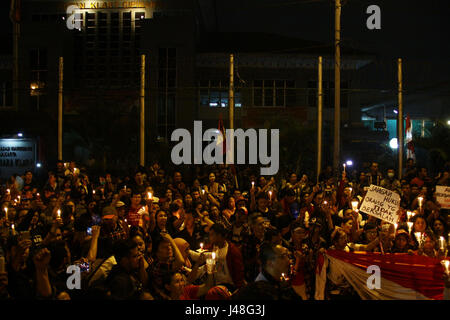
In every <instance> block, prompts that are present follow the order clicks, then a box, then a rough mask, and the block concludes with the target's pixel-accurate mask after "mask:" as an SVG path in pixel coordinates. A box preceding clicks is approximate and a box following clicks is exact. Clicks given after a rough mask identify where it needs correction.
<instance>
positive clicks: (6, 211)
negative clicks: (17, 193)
mask: <svg viewBox="0 0 450 320" xmlns="http://www.w3.org/2000/svg"><path fill="white" fill-rule="evenodd" d="M5 218H6V220H8V208H7V207H5Z"/></svg>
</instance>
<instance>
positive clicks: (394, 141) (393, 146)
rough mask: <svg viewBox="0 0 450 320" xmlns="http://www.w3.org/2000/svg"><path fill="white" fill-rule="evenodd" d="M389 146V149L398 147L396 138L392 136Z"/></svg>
mask: <svg viewBox="0 0 450 320" xmlns="http://www.w3.org/2000/svg"><path fill="white" fill-rule="evenodd" d="M389 147H391V149H397V148H398V140H397V138H392V139H391V141H389Z"/></svg>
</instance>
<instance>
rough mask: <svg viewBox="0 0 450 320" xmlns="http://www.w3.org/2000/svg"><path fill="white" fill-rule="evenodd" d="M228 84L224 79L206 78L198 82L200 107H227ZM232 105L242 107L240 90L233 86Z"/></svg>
mask: <svg viewBox="0 0 450 320" xmlns="http://www.w3.org/2000/svg"><path fill="white" fill-rule="evenodd" d="M228 90H229V84H228V81H226V80H206V81H200V82H199V102H200V106H202V107H212V108H225V107H228ZM234 106H235V107H236V108H240V107H242V102H241V92H240V88H239V87H235V92H234Z"/></svg>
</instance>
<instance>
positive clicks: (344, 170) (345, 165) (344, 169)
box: [344, 163, 346, 172]
mask: <svg viewBox="0 0 450 320" xmlns="http://www.w3.org/2000/svg"><path fill="white" fill-rule="evenodd" d="M345 167H346V164H345V163H344V172H345Z"/></svg>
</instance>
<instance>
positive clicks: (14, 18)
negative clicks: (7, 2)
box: [9, 0, 21, 23]
mask: <svg viewBox="0 0 450 320" xmlns="http://www.w3.org/2000/svg"><path fill="white" fill-rule="evenodd" d="M20 1H21V0H11V7H10V9H9V18H10V19H11V22H12V23H19V22H20Z"/></svg>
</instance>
